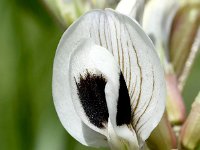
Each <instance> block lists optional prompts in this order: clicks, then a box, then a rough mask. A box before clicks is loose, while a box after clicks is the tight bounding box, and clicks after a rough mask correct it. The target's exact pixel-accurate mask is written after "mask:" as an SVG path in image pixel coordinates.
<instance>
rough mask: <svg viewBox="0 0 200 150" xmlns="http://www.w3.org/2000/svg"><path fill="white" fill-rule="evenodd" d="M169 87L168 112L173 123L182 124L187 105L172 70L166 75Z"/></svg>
mask: <svg viewBox="0 0 200 150" xmlns="http://www.w3.org/2000/svg"><path fill="white" fill-rule="evenodd" d="M165 79H166V87H167V104H166V109H167V114H168V118H169V121H170V122H171V124H172V125H181V124H182V123H183V122H184V120H185V105H184V102H183V98H182V95H181V92H180V90H179V89H178V82H177V78H176V75H175V74H174V73H173V70H171V72H168V74H166V75H165Z"/></svg>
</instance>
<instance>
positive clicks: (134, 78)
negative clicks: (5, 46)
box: [53, 9, 165, 147]
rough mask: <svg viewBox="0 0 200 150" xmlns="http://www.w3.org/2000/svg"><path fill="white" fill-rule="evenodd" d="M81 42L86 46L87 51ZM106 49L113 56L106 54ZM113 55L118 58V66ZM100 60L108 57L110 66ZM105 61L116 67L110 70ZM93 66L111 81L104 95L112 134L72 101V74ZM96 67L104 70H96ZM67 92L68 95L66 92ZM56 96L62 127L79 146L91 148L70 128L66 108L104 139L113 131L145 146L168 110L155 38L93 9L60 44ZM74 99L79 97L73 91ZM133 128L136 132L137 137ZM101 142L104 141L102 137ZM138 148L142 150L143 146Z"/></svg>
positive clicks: (117, 16) (120, 17)
mask: <svg viewBox="0 0 200 150" xmlns="http://www.w3.org/2000/svg"><path fill="white" fill-rule="evenodd" d="M84 39H87V42H83V40H84ZM88 40H91V42H88ZM80 43H83V44H82V46H81V44H80ZM80 49H82V50H83V51H87V55H86V54H84V52H83V53H82V54H81V50H80ZM77 50H78V51H79V50H80V53H79V54H74V52H76V51H77ZM106 50H108V51H109V53H106ZM78 51H77V52H78ZM110 53H111V54H113V56H114V59H115V61H116V63H114V59H113V58H112V57H111V55H110ZM75 56H78V57H77V58H76V57H75ZM98 56H99V57H100V56H101V57H105V62H104V61H102V60H103V58H99V57H98ZM71 58H72V61H71V63H70V59H71ZM79 58H80V60H79ZM92 58H93V59H92ZM73 59H74V60H73ZM106 62H111V63H109V65H108V64H107V65H106ZM117 63H118V65H116V64H117ZM72 64H74V65H72ZM69 65H70V66H69ZM76 66H78V67H76ZM106 66H107V67H106ZM116 66H119V68H120V70H121V72H122V74H121V75H120V77H119V76H118V77H117V75H119V74H118V73H119V72H120V71H119V70H118V71H117V69H114V68H117V67H116ZM70 67H71V69H70ZM88 67H89V68H91V70H92V71H94V73H99V72H102V74H103V75H105V76H106V79H107V83H108V84H106V86H105V95H106V104H107V107H108V112H109V118H108V120H110V125H111V127H112V128H113V130H111V129H112V128H109V127H108V128H107V132H106V129H103V130H102V129H101V128H100V129H99V127H98V128H96V127H95V126H94V124H93V125H92V124H91V121H88V118H87V117H86V115H85V114H84V113H83V112H84V111H83V110H81V109H79V108H81V105H80V103H76V102H78V100H77V97H75V99H74V100H75V101H74V100H73V98H72V97H71V93H70V91H71V90H74V88H75V86H73V85H70V84H71V82H72V80H73V79H72V76H71V75H73V76H74V75H77V74H78V73H80V74H81V72H82V71H83V70H84V69H86V68H88ZM94 68H99V69H97V70H98V71H97V70H95V69H94ZM113 69H114V70H113ZM69 71H72V72H69ZM109 71H110V73H109ZM71 73H72V74H71ZM70 74H71V75H70ZM69 76H70V77H69ZM117 78H118V82H117ZM119 78H120V80H119ZM57 80H58V81H57ZM62 81H63V82H62ZM57 82H58V83H57ZM61 82H62V83H61ZM124 84H125V85H124ZM121 86H123V87H122V88H121ZM72 87H73V88H72ZM124 87H127V88H124ZM120 89H123V90H124V91H123V92H124V93H126V95H125V96H126V99H123V98H121V97H123V95H121V94H120V92H121V91H120ZM66 90H68V91H67V92H66V93H64V92H65V91H66ZM126 90H127V91H126ZM117 92H119V94H117ZM123 92H122V93H123ZM115 93H116V94H115ZM53 94H54V101H55V106H56V109H57V112H58V114H59V117H60V120H61V122H62V123H63V125H64V126H65V128H66V129H67V130H68V131H69V133H70V134H72V136H74V137H75V138H76V139H77V140H79V141H80V142H82V143H86V142H85V141H86V140H85V141H84V139H83V135H84V134H83V133H81V134H80V135H77V130H76V129H74V127H73V126H74V125H73V123H75V121H74V122H73V123H69V122H71V120H70V119H71V118H70V116H69V115H68V114H67V113H69V112H67V110H62V109H67V105H70V106H69V107H73V106H74V107H76V111H75V110H74V108H70V109H71V110H72V112H73V113H74V114H75V113H77V114H78V115H77V114H76V115H75V118H74V119H75V120H76V122H77V123H78V122H81V121H83V122H84V123H85V124H86V125H87V126H88V127H90V128H91V129H92V130H94V134H95V135H98V137H99V135H101V134H102V137H103V135H105V136H107V138H108V137H109V136H110V135H111V133H112V132H109V131H114V133H115V134H116V135H117V136H119V138H120V139H123V140H127V141H128V142H131V143H134V144H133V146H136V145H137V141H135V138H136V135H135V133H136V134H137V136H138V139H142V141H145V140H146V139H147V138H148V136H149V135H150V133H151V132H152V130H153V129H154V128H155V127H156V125H157V124H158V123H159V121H160V119H161V117H162V115H163V112H164V107H165V81H164V73H163V69H162V67H161V64H160V62H159V59H158V57H157V55H156V52H155V51H154V47H153V45H152V43H151V41H150V39H149V38H148V37H147V35H146V34H145V33H144V31H143V30H142V29H141V28H140V26H139V25H138V23H137V22H135V21H133V20H132V19H131V18H129V17H127V16H125V15H122V14H119V13H117V12H115V11H113V10H111V9H106V10H104V11H103V10H93V11H91V12H88V13H86V14H85V15H84V16H82V17H81V18H80V19H79V20H78V21H76V22H75V23H74V24H72V25H71V27H70V28H69V29H68V30H67V31H66V32H65V34H64V35H63V37H62V39H61V41H60V44H59V47H58V49H57V53H56V57H55V62H54V75H53ZM68 95H69V96H68ZM72 95H75V93H74V94H73V92H72ZM127 95H128V96H127ZM60 99H61V100H60ZM127 100H128V101H127ZM66 101H67V102H66ZM68 101H69V102H68ZM72 101H73V103H72ZM74 102H75V103H74ZM129 108H130V111H129ZM59 109H61V110H59ZM63 112H64V113H63ZM127 116H129V117H127ZM130 117H132V118H130ZM131 120H132V121H133V122H131ZM130 124H131V125H130ZM129 125H130V126H131V127H129ZM77 126H78V125H77ZM91 129H90V130H91ZM132 129H134V130H135V131H134V132H132V131H131V130H132ZM72 130H75V131H72ZM92 130H91V131H92ZM82 132H83V131H82ZM97 132H98V133H97ZM106 133H107V134H106ZM125 133H126V134H125ZM100 141H101V142H102V139H101V138H100ZM139 144H140V146H142V144H143V143H139ZM136 147H137V146H136Z"/></svg>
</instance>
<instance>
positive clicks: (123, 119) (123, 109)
mask: <svg viewBox="0 0 200 150" xmlns="http://www.w3.org/2000/svg"><path fill="white" fill-rule="evenodd" d="M116 122H117V126H121V125H123V124H130V122H131V105H130V97H129V94H128V89H127V86H126V82H125V80H124V77H123V75H122V73H121V74H120V88H119V98H118V103H117V118H116Z"/></svg>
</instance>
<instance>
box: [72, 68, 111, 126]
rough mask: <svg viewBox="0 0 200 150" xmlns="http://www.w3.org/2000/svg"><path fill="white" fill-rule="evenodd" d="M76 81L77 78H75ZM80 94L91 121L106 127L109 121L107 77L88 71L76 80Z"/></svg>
mask: <svg viewBox="0 0 200 150" xmlns="http://www.w3.org/2000/svg"><path fill="white" fill-rule="evenodd" d="M75 81H76V80H75ZM76 85H77V90H78V92H77V93H78V96H79V99H80V102H81V104H82V107H83V109H84V111H85V113H86V115H87V117H88V118H89V121H90V122H91V123H92V124H93V125H95V126H97V127H98V128H104V127H105V124H106V123H107V122H108V116H109V114H108V108H107V104H106V98H105V92H104V89H105V85H106V79H105V78H104V77H103V75H96V74H92V73H90V72H88V71H87V72H86V74H85V75H84V76H82V75H80V80H79V83H77V82H76Z"/></svg>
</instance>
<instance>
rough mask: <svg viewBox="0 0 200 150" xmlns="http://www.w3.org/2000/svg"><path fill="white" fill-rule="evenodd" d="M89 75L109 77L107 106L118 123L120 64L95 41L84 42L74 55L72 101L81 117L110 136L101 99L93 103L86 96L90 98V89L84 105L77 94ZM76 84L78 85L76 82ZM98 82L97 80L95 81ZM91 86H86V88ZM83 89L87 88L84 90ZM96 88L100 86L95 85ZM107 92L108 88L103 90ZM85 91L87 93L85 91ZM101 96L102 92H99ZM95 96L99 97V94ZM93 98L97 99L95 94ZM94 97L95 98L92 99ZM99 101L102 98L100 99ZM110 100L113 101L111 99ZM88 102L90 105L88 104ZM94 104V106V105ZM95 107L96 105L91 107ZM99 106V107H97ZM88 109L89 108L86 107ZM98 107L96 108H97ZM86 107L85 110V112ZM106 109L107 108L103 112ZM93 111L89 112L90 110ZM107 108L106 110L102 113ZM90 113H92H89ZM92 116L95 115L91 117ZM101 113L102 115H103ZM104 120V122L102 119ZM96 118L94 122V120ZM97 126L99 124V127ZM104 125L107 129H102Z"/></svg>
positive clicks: (71, 76) (71, 70) (89, 124)
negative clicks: (78, 88) (80, 84)
mask: <svg viewBox="0 0 200 150" xmlns="http://www.w3.org/2000/svg"><path fill="white" fill-rule="evenodd" d="M87 73H90V75H91V77H92V75H95V76H102V77H103V78H105V80H106V83H105V92H104V91H103V92H104V93H105V98H106V100H107V103H106V100H105V105H106V107H108V110H107V112H108V113H109V117H110V116H114V117H111V118H112V119H113V122H116V117H115V116H116V112H117V110H116V108H117V98H118V90H119V73H120V69H119V65H118V64H117V62H116V61H115V59H114V57H113V55H112V54H111V53H110V52H109V51H108V50H107V49H105V48H103V47H100V46H98V45H95V44H94V42H93V41H92V39H86V40H85V39H83V40H82V41H81V44H80V45H79V46H78V47H77V49H76V50H74V52H73V54H72V55H71V60H70V83H71V93H72V101H73V102H74V106H75V109H76V111H77V113H78V114H79V116H80V118H81V119H82V120H83V121H84V123H85V124H87V125H88V126H89V127H90V128H92V129H93V130H95V131H97V132H99V133H101V134H103V135H105V136H107V130H106V129H107V122H108V118H105V120H103V121H104V122H99V121H101V120H102V119H103V118H101V117H102V116H98V115H100V114H101V115H104V113H105V111H106V110H105V109H107V108H106V107H104V106H103V105H102V106H100V105H101V104H102V103H103V102H98V101H97V100H95V99H94V100H93V99H91V100H89V99H87V98H88V97H86V96H85V95H86V94H88V95H89V92H90V91H89V90H90V89H89V86H88V87H86V88H87V89H86V90H87V91H86V92H87V93H84V98H83V102H82V103H81V100H80V96H79V95H78V94H77V83H76V82H81V81H79V80H81V79H79V78H80V76H82V77H83V78H86V75H87ZM74 79H75V80H76V82H75V80H74ZM93 80H94V79H93ZM87 82H90V83H89V84H92V82H91V81H90V80H89V79H88V81H87ZM86 84H87V83H85V85H83V86H86ZM83 86H82V88H85V87H83ZM91 86H92V87H94V88H95V86H96V85H91ZM103 90H104V89H103ZM84 91H85V90H84ZM91 92H95V90H93V89H91ZM96 94H98V93H96ZM96 94H95V95H96ZM90 96H92V97H94V95H93V93H91V94H90ZM89 98H91V97H89ZM96 98H97V99H98V97H96ZM108 99H109V100H108ZM84 103H87V106H85V105H84ZM92 104H93V105H92ZM91 105H92V106H91ZM97 105H99V106H97ZM84 106H85V107H84ZM94 107H95V108H94ZM84 108H85V109H84ZM103 108H105V109H103ZM87 109H89V110H87ZM102 109H103V110H102ZM87 112H88V113H87ZM91 113H92V114H91ZM99 113H100V114H99ZM98 117H99V118H101V119H100V120H99V119H98ZM93 119H94V122H93V121H92V120H93ZM95 123H96V124H95ZM101 123H103V126H104V127H102V128H101V127H99V126H100V125H101Z"/></svg>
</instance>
